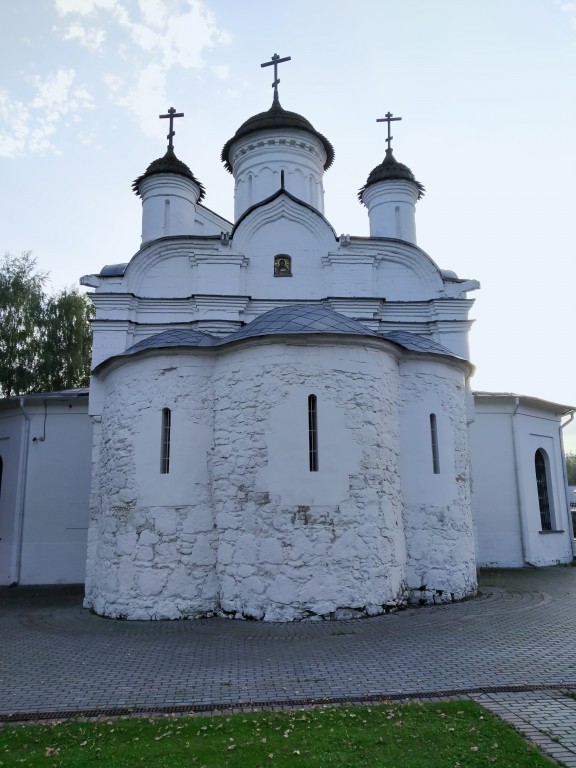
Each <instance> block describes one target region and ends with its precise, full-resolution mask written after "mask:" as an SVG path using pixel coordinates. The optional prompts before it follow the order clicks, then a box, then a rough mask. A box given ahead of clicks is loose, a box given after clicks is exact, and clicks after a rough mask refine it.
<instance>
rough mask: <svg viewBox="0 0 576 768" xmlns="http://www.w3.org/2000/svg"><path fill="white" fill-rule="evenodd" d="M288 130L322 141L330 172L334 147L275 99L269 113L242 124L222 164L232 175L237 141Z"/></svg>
mask: <svg viewBox="0 0 576 768" xmlns="http://www.w3.org/2000/svg"><path fill="white" fill-rule="evenodd" d="M286 128H295V129H296V130H300V131H306V133H311V134H312V135H313V136H316V138H317V139H319V140H320V142H321V143H322V146H323V147H324V151H325V152H326V162H325V163H324V170H325V171H326V170H328V168H330V166H331V165H332V163H333V162H334V147H333V146H332V144H330V142H329V141H328V139H327V138H326V137H325V136H322V134H321V133H318V131H317V130H316V129H315V128H314V126H313V125H312V123H311V122H310V121H309V120H306V118H305V117H302V115H299V114H298V113H297V112H288V111H287V110H286V109H283V108H282V107H281V106H280V102H279V100H278V99H274V101H273V102H272V106H271V107H270V109H269V110H268V111H267V112H260V113H259V114H257V115H254V116H253V117H250V118H248V120H246V122H245V123H242V125H241V126H240V128H238V130H237V131H236V133H235V134H234V136H232V138H231V139H228V141H227V142H226V144H224V147H223V149H222V155H221V158H222V162H223V163H224V167H225V168H226V170H227V171H229V172H230V173H232V165H231V163H230V148H231V147H232V144H234V142H235V141H238V139H241V138H243V137H244V136H249V135H250V134H251V133H256V132H257V131H269V130H285V129H286Z"/></svg>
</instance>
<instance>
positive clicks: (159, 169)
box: [132, 149, 206, 203]
mask: <svg viewBox="0 0 576 768" xmlns="http://www.w3.org/2000/svg"><path fill="white" fill-rule="evenodd" d="M160 173H175V174H178V175H179V176H186V178H188V179H191V180H192V181H193V182H194V184H196V186H197V187H198V188H199V189H200V195H199V197H198V202H199V203H200V202H202V200H203V199H204V195H205V194H206V190H205V189H204V186H203V185H202V184H201V183H200V182H199V181H198V179H197V178H196V177H195V176H194V174H193V173H192V171H191V170H190V168H188V166H187V165H186V163H183V162H182V161H181V160H178V158H177V157H176V155H175V154H174V150H173V149H168V150H167V152H166V154H165V155H164V157H159V158H158V160H154V161H153V162H152V163H150V165H149V166H148V168H146V171H145V172H144V173H143V174H142V175H141V176H138V178H137V179H136V180H135V181H134V183H133V184H132V189H133V190H134V192H135V193H136V194H137V195H140V184H141V183H142V182H143V181H144V179H147V178H148V177H149V176H155V175H157V174H160ZM140 196H141V195H140Z"/></svg>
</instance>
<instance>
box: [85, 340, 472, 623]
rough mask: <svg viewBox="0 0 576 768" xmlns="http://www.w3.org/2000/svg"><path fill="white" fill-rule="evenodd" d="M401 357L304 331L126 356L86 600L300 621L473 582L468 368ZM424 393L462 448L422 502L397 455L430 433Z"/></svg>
mask: <svg viewBox="0 0 576 768" xmlns="http://www.w3.org/2000/svg"><path fill="white" fill-rule="evenodd" d="M401 355H402V353H401V352H400V350H399V349H398V348H397V347H395V346H394V345H392V344H388V343H387V342H385V341H383V340H382V341H380V340H369V339H366V338H359V339H358V340H352V341H350V340H344V339H342V340H336V341H335V340H334V339H333V338H332V339H320V340H318V337H306V338H305V337H300V338H298V339H293V340H289V341H288V340H285V341H274V342H270V340H263V339H253V340H250V341H246V342H243V343H242V344H239V345H236V346H234V347H232V346H230V347H228V348H221V349H220V350H219V351H218V352H217V353H215V352H214V350H212V351H205V352H202V353H194V352H187V353H182V354H179V355H178V354H174V353H167V352H165V351H164V352H158V351H157V350H156V354H155V356H154V357H152V356H150V357H148V358H142V357H141V358H136V359H131V360H130V359H129V360H127V361H124V362H123V363H115V364H114V365H113V366H112V367H111V368H110V369H109V370H108V372H107V373H104V374H102V375H101V380H102V382H103V384H102V386H103V387H104V392H103V402H104V403H105V404H106V405H105V410H104V411H103V413H102V419H101V424H100V427H99V429H98V433H99V437H98V438H97V442H98V444H97V446H96V449H97V450H96V453H95V458H96V459H97V457H98V456H99V458H100V460H99V462H98V461H97V463H96V468H95V476H94V488H93V499H92V507H93V509H92V522H91V532H90V545H89V558H88V579H87V592H86V594H87V597H86V604H87V605H88V606H90V607H92V608H93V609H94V610H95V611H96V612H98V613H101V614H104V615H108V616H114V617H127V618H131V619H173V618H180V617H188V616H189V617H197V616H204V615H212V614H214V613H217V614H220V615H227V616H231V617H235V618H255V619H263V620H266V621H291V620H297V619H306V618H313V617H317V616H323V617H327V616H329V617H335V618H344V617H351V616H357V615H366V614H368V615H375V614H378V613H382V612H384V611H386V610H389V609H392V608H394V607H398V606H402V605H405V604H406V602H407V600H408V598H409V594H410V590H412V593H414V591H415V590H417V599H422V600H426V601H430V600H432V599H434V600H436V601H444V600H446V599H458V598H461V597H464V596H466V595H469V594H472V593H473V592H474V591H475V573H474V568H473V563H474V559H473V543H472V533H471V520H470V515H469V495H468V476H467V447H466V444H465V440H466V435H465V432H466V429H465V414H464V391H463V385H462V380H463V376H462V372H460V371H455V372H454V371H453V370H452V369H451V366H450V365H449V364H439V365H437V366H436V367H434V364H430V370H428V371H425V372H424V373H422V372H421V373H418V372H417V369H420V370H422V369H423V368H425V365H423V363H422V361H419V362H418V364H417V366H416V367H415V369H414V371H413V372H412V371H411V370H410V367H409V364H408V363H402V370H403V373H402V376H400V373H399V358H400V357H401ZM114 366H115V367H114ZM407 366H408V367H407ZM311 394H313V395H316V397H317V408H318V447H319V471H317V472H311V471H310V468H309V453H308V397H309V395H311ZM430 399H431V400H432V401H433V405H434V408H435V410H436V412H437V413H438V415H439V419H440V416H441V414H442V419H445V423H444V421H441V423H442V425H443V426H442V430H444V429H445V430H446V433H445V435H444V439H445V440H446V442H447V443H449V442H450V441H451V440H452V439H453V440H455V448H454V449H453V450H452V453H451V454H450V456H451V459H450V462H451V465H450V466H449V465H448V464H449V462H448V453H447V452H446V453H445V455H444V459H445V460H446V462H447V466H446V470H445V475H444V476H443V479H442V482H443V486H442V489H439V490H438V492H437V493H435V494H433V497H432V499H430V498H426V499H425V498H420V497H419V496H418V492H417V490H415V489H414V488H413V487H412V476H413V475H414V472H412V470H410V469H408V470H406V471H407V472H408V474H407V475H406V477H405V478H402V477H401V474H402V471H404V469H405V465H406V462H404V461H403V462H402V464H401V461H400V456H401V452H402V451H403V450H404V451H407V455H408V456H410V455H415V452H416V453H417V450H418V446H420V444H421V442H422V440H428V438H429V434H428V431H426V433H425V435H424V436H422V434H421V431H419V430H418V429H416V430H414V424H413V423H411V422H410V418H408V416H407V415H406V414H413V413H414V409H415V408H416V409H417V408H422V407H423V408H424V411H423V412H425V413H426V414H428V412H429V411H428V409H429V408H430V407H431V406H430V405H429V402H428V401H430ZM422 403H425V406H422ZM402 405H403V407H404V411H403V415H402V420H403V421H401V419H400V416H399V414H400V410H401V406H402ZM166 407H168V408H170V409H171V410H172V440H171V459H170V462H171V463H170V472H169V474H165V475H162V474H160V427H161V412H162V409H163V408H166ZM427 418H428V416H426V419H427ZM96 420H97V421H98V418H97V419H96ZM459 420H461V422H460V421H459ZM404 428H405V429H406V430H407V432H406V434H405V435H404V436H403V437H402V439H401V430H402V429H404ZM425 429H426V430H429V426H428V425H427V423H425ZM460 454H461V455H460ZM416 467H417V462H416ZM411 473H412V474H411ZM406 541H407V542H408V548H407V543H406ZM423 585H426V587H425V589H424V590H422V591H420V590H419V588H420V587H422V586H423ZM409 588H410V590H409Z"/></svg>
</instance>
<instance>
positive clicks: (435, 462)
mask: <svg viewBox="0 0 576 768" xmlns="http://www.w3.org/2000/svg"><path fill="white" fill-rule="evenodd" d="M430 439H431V441H432V469H433V471H434V474H435V475H439V474H440V456H439V453H438V426H437V424H436V414H435V413H431V414H430Z"/></svg>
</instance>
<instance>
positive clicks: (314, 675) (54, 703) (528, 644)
mask: <svg viewBox="0 0 576 768" xmlns="http://www.w3.org/2000/svg"><path fill="white" fill-rule="evenodd" d="M0 637H1V638H2V641H1V645H0V721H1V720H4V721H6V720H26V719H27V720H30V719H41V718H47V717H57V716H58V717H63V716H66V715H71V714H73V713H82V714H84V715H95V716H96V715H98V714H102V715H104V714H105V715H108V716H109V715H111V714H122V713H131V712H141V713H144V712H162V711H164V712H188V711H191V710H194V711H212V710H214V709H217V710H222V709H228V708H230V709H235V708H239V707H254V706H274V707H285V706H294V705H303V704H310V703H323V702H346V701H367V700H370V701H375V700H381V699H390V698H392V699H404V698H415V697H416V698H428V697H437V696H442V697H445V696H463V695H466V696H467V697H469V698H474V699H476V700H477V701H479V702H480V703H481V704H482V705H483V706H485V707H487V708H488V709H491V710H492V711H494V712H496V713H497V714H498V715H499V716H501V717H503V718H504V719H506V720H508V721H510V722H512V723H513V724H514V725H515V726H516V727H517V728H518V729H519V730H521V731H522V732H523V733H525V734H526V736H527V738H529V739H531V740H532V741H535V742H536V743H538V744H540V745H541V746H542V748H543V749H545V750H546V751H547V752H548V753H549V754H550V755H551V756H552V757H554V759H556V760H557V761H562V763H563V764H565V765H567V766H570V767H571V768H576V699H575V698H573V697H574V695H576V568H561V567H559V568H549V569H541V570H532V569H527V570H514V571H485V572H483V573H482V576H481V594H480V596H479V597H478V598H476V599H474V600H470V601H466V602H463V603H457V604H453V605H445V606H437V607H424V608H414V609H408V610H405V611H401V612H398V613H396V614H391V615H387V616H381V617H375V618H370V619H360V620H355V621H341V622H328V621H313V622H302V623H297V624H265V623H260V622H248V621H234V620H230V619H203V620H198V621H176V622H128V621H112V620H108V619H103V618H100V617H98V616H94V615H92V614H90V613H89V612H88V611H86V610H84V609H83V608H82V591H81V589H80V588H77V587H44V588H43V587H15V588H13V589H7V588H1V589H0Z"/></svg>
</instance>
